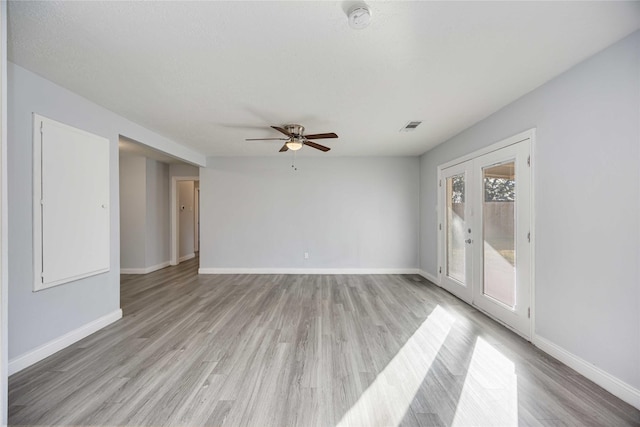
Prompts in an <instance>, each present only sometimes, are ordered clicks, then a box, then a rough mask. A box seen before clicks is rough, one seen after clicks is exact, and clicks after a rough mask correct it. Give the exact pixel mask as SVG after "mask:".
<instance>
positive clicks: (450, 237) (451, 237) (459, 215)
mask: <svg viewBox="0 0 640 427" xmlns="http://www.w3.org/2000/svg"><path fill="white" fill-rule="evenodd" d="M464 193H465V187H464V174H461V175H454V176H451V177H449V178H447V221H446V228H447V230H446V239H447V271H446V273H447V276H449V277H451V278H452V279H455V280H457V281H459V282H461V283H462V284H465V283H466V277H465V276H466V275H465V247H464V246H465V243H464V239H465V232H464V231H465V230H464V228H465V222H464V221H465V220H464V199H465V194H464Z"/></svg>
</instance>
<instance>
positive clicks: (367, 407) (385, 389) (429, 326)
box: [338, 306, 455, 427]
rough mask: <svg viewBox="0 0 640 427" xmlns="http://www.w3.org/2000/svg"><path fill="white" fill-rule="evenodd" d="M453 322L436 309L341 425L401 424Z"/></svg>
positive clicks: (446, 314) (440, 308)
mask: <svg viewBox="0 0 640 427" xmlns="http://www.w3.org/2000/svg"><path fill="white" fill-rule="evenodd" d="M454 322H455V318H454V317H453V316H452V315H450V314H449V313H447V311H446V310H444V309H443V308H442V307H440V306H436V308H435V309H434V310H433V312H432V313H431V314H430V315H429V317H428V318H427V319H426V320H425V321H424V322H423V323H422V325H420V327H419V328H418V329H417V330H416V331H415V332H414V333H413V335H412V336H411V337H410V338H409V339H408V340H407V342H406V343H405V344H404V346H402V348H401V349H400V350H399V351H398V353H397V354H396V355H395V356H394V358H393V359H391V361H390V362H389V364H388V365H387V366H386V367H385V368H384V370H383V371H382V372H380V373H379V374H378V376H377V377H376V379H375V380H374V381H373V383H372V384H371V385H370V386H369V387H368V388H367V390H365V392H364V393H363V394H362V395H361V396H360V398H359V399H358V401H357V402H356V403H355V404H354V405H353V406H352V407H351V409H349V411H348V412H347V413H346V414H345V415H344V416H343V417H342V419H341V420H340V422H339V423H338V426H342V427H346V426H396V425H398V424H400V422H401V421H402V418H403V417H404V415H405V413H406V412H407V409H408V408H409V405H410V404H411V402H412V401H413V398H414V396H415V395H416V392H417V391H418V389H419V387H420V384H422V381H423V379H424V378H425V376H426V375H427V373H428V372H429V369H430V368H431V364H432V363H433V361H434V360H435V358H436V357H437V355H438V352H439V351H440V347H441V346H442V344H443V343H444V341H445V339H446V338H447V335H448V334H449V331H450V330H451V327H452V326H453V323H454Z"/></svg>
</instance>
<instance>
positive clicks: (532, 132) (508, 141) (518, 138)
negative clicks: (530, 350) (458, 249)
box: [434, 128, 536, 341]
mask: <svg viewBox="0 0 640 427" xmlns="http://www.w3.org/2000/svg"><path fill="white" fill-rule="evenodd" d="M527 139H528V140H529V141H530V153H529V155H530V158H529V162H530V168H531V169H530V187H529V188H530V193H531V194H530V198H529V202H530V222H531V224H530V228H529V230H530V233H531V236H530V237H531V240H530V245H531V254H530V264H529V265H530V272H529V280H530V285H529V293H530V295H529V301H530V302H529V306H530V308H531V313H530V319H531V326H530V331H529V336H528V337H524V338H526V339H527V340H528V341H532V340H533V338H534V337H535V336H536V326H535V325H536V321H535V320H536V319H535V313H536V309H535V308H536V307H535V305H536V299H535V295H536V293H535V283H536V282H535V270H536V268H535V253H536V247H535V243H536V239H535V223H536V220H535V206H536V205H535V181H536V179H535V176H536V174H535V168H534V165H535V148H536V143H535V141H536V128H532V129H528V130H526V131H524V132H520V133H518V134H516V135H513V136H511V137H508V138H505V139H503V140H501V141H498V142H496V143H494V144H491V145H489V146H487V147H484V148H480V149H478V150H475V151H473V152H471V153H469V154H465V155H464V156H461V157H458V158H456V159H454V160H450V161H448V162H446V163H443V164H441V165H439V166H438V167H437V169H436V173H437V175H436V192H437V195H438V197H437V205H436V211H437V224H436V232H437V236H438V238H437V245H438V251H437V261H438V263H437V268H438V270H437V271H436V275H435V278H437V280H436V281H435V282H434V283H435V284H436V285H438V286H439V287H441V288H442V275H443V273H444V272H443V267H442V265H443V262H444V259H443V257H442V253H443V245H444V230H443V228H444V218H443V217H442V212H443V203H444V200H443V197H442V191H441V188H440V186H441V185H442V183H441V177H442V171H443V170H444V169H446V168H449V167H451V166H455V165H457V164H460V163H464V162H466V161H469V160H473V159H475V158H476V157H480V156H483V155H485V154H489V153H491V152H494V151H497V150H500V149H502V148H505V147H508V146H510V145H514V144H517V143H519V142H522V141H526V140H527ZM456 298H457V297H456ZM461 301H462V300H461ZM473 307H474V308H476V309H478V310H480V311H482V312H483V313H484V314H486V315H487V316H489V317H490V318H492V319H493V320H495V321H496V322H498V323H500V324H502V325H504V326H505V327H507V328H508V329H509V330H512V331H514V332H515V333H517V334H518V335H521V334H520V333H519V332H518V331H517V330H515V329H514V328H512V327H511V326H509V325H507V324H506V323H504V322H502V321H500V320H498V319H497V318H496V317H494V316H493V315H491V314H490V313H487V312H486V311H484V310H482V309H481V308H479V307H477V306H475V305H473Z"/></svg>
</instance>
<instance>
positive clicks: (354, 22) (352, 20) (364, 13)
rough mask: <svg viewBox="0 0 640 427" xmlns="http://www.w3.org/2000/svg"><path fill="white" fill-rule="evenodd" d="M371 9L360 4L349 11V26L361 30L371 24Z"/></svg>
mask: <svg viewBox="0 0 640 427" xmlns="http://www.w3.org/2000/svg"><path fill="white" fill-rule="evenodd" d="M370 22H371V10H370V9H369V7H368V6H367V5H359V6H355V7H353V8H351V10H350V11H349V26H350V27H351V28H353V29H354V30H361V29H363V28H366V27H368V26H369V23H370Z"/></svg>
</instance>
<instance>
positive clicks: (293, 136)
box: [245, 124, 338, 153]
mask: <svg viewBox="0 0 640 427" xmlns="http://www.w3.org/2000/svg"><path fill="white" fill-rule="evenodd" d="M271 127H272V128H273V129H275V130H277V131H278V132H280V133H282V134H284V135H286V136H287V138H248V139H245V141H275V140H280V141H287V142H285V143H284V145H283V146H282V148H281V149H280V152H281V153H282V152H283V151H288V150H292V151H297V150H299V149H301V148H302V146H303V145H308V146H309V147H313V148H315V149H317V150H320V151H324V152H327V151H329V150H331V148H329V147H325V146H324V145H320V144H318V143H316V142H313V141H310V139H327V138H337V137H338V135H336V134H335V133H333V132H330V133H315V134H313V135H305V134H304V126H300V125H295V124H292V125H284V126H283V127H278V126H271Z"/></svg>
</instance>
